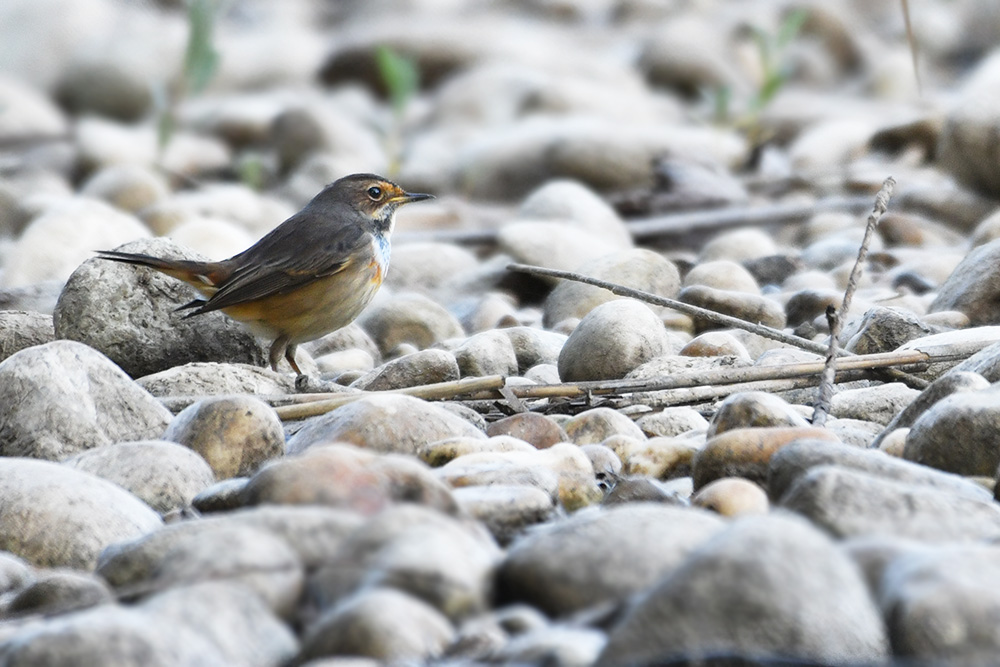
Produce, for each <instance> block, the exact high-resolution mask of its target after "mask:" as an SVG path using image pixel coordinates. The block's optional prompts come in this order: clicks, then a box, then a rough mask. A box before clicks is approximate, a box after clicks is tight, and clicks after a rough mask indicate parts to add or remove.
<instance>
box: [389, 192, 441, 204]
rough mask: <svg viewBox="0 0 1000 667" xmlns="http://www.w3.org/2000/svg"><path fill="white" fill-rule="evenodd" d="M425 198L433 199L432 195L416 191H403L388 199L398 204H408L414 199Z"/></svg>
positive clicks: (422, 199) (421, 199)
mask: <svg viewBox="0 0 1000 667" xmlns="http://www.w3.org/2000/svg"><path fill="white" fill-rule="evenodd" d="M425 199H434V195H425V194H420V193H417V192H404V193H403V194H401V195H397V196H395V197H393V198H392V199H391V200H390V201H391V202H393V203H398V204H409V203H410V202H415V201H424V200H425Z"/></svg>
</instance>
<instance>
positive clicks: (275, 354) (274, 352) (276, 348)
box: [267, 334, 299, 373]
mask: <svg viewBox="0 0 1000 667" xmlns="http://www.w3.org/2000/svg"><path fill="white" fill-rule="evenodd" d="M288 338H289V336H288V335H287V334H282V335H280V336H278V337H277V338H275V339H274V342H273V343H271V349H270V350H269V351H268V353H267V360H268V361H270V362H271V370H272V371H274V372H275V373H277V372H278V362H279V361H281V355H283V354H285V352H286V349H287V347H288ZM293 349H294V347H293ZM285 358H286V359H287V356H286V357H285ZM292 368H295V372H296V373H298V372H299V369H298V368H296V366H295V363H294V362H292Z"/></svg>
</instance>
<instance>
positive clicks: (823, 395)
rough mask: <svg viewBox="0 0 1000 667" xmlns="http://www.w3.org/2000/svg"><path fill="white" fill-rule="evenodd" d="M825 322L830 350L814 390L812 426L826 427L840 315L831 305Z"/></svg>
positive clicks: (834, 374) (830, 400)
mask: <svg viewBox="0 0 1000 667" xmlns="http://www.w3.org/2000/svg"><path fill="white" fill-rule="evenodd" d="M826 321H827V324H829V326H830V350H829V352H827V353H826V362H825V363H824V364H823V373H822V374H821V375H820V378H819V388H818V389H817V390H816V404H815V405H814V406H813V418H812V423H813V426H818V427H820V428H822V427H823V426H826V416H827V415H828V414H830V409H831V408H832V407H833V382H834V380H835V376H836V375H837V352H838V351H839V349H838V347H837V346H838V341H839V339H840V322H841V319H840V315H838V314H837V309H836V308H834V307H833V306H832V305H830V306H827V307H826Z"/></svg>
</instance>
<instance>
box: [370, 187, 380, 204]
mask: <svg viewBox="0 0 1000 667" xmlns="http://www.w3.org/2000/svg"><path fill="white" fill-rule="evenodd" d="M368 196H369V197H371V198H372V199H373V200H374V201H378V200H379V199H381V198H382V188H380V187H379V186H377V185H373V186H371V187H370V188H368Z"/></svg>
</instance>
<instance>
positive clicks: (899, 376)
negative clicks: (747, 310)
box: [507, 264, 928, 389]
mask: <svg viewBox="0 0 1000 667" xmlns="http://www.w3.org/2000/svg"><path fill="white" fill-rule="evenodd" d="M507 268H508V269H509V270H511V271H520V272H522V273H530V274H534V275H539V276H549V277H552V278H562V279H564V280H573V281H576V282H579V283H586V284H588V285H593V286H595V287H601V288H604V289H606V290H608V291H609V292H611V293H612V294H617V295H618V296H624V297H629V298H632V299H638V300H640V301H645V302H646V303H651V304H653V305H656V306H665V307H667V308H672V309H673V310H676V311H678V312H681V313H684V314H686V315H691V316H692V317H700V318H703V319H705V320H708V321H709V322H712V323H713V324H717V325H719V326H722V327H732V328H734V329H743V330H744V331H749V332H750V333H753V334H757V335H758V336H763V337H764V338H770V339H771V340H776V341H778V342H779V343H785V344H786V345H791V346H793V347H797V348H799V349H801V350H807V351H809V352H814V353H816V354H821V355H825V354H826V352H827V346H825V345H823V344H822V343H817V342H814V341H811V340H807V339H805V338H800V337H798V336H794V335H792V334H787V333H785V332H784V331H781V330H779V329H772V328H771V327H768V326H764V325H763V324H756V323H754V322H747V321H746V320H741V319H740V318H738V317H732V316H731V315H723V314H722V313H717V312H715V311H714V310H708V309H706V308H701V307H699V306H692V305H691V304H689V303H684V302H683V301H677V300H676V299H670V298H667V297H665V296H659V295H658V294H652V293H650V292H644V291H643V290H637V289H632V288H631V287H625V286H624V285H619V284H617V283H611V282H608V281H606V280H600V279H599V278H591V277H590V276H585V275H583V274H580V273H574V272H572V271H560V270H558V269H547V268H545V267H542V266H530V265H527V264H508V265H507ZM838 354H839V355H840V356H851V354H850V352H847V351H845V350H840V351H839V353H838ZM885 372H887V373H890V374H891V375H892V377H893V379H895V380H898V381H900V382H903V383H905V384H907V385H908V386H910V387H913V388H915V389H924V388H925V387H926V386H927V384H928V383H927V381H926V380H921V379H920V378H917V377H913V376H909V375H906V374H905V373H900V372H898V371H896V370H895V369H891V368H890V369H886V371H885Z"/></svg>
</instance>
